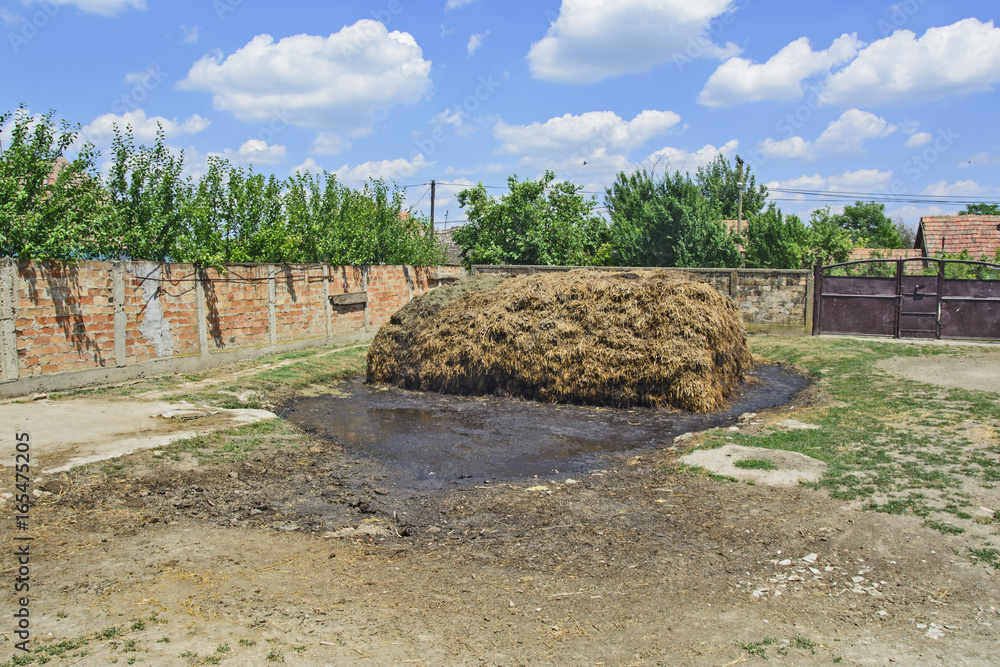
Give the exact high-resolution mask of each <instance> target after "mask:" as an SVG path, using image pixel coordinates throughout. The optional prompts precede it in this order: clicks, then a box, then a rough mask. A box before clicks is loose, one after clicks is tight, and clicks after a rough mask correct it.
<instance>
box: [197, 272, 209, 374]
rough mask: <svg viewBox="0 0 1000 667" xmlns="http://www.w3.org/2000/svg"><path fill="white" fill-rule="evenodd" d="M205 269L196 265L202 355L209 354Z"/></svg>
mask: <svg viewBox="0 0 1000 667" xmlns="http://www.w3.org/2000/svg"><path fill="white" fill-rule="evenodd" d="M205 280H207V278H206V276H205V271H204V270H203V269H202V268H200V267H197V266H196V267H194V288H195V301H196V302H197V303H196V305H195V308H196V310H197V317H198V350H199V351H200V352H201V356H202V357H203V358H204V357H207V356H208V296H207V295H206V294H205Z"/></svg>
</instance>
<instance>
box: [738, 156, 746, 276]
mask: <svg viewBox="0 0 1000 667" xmlns="http://www.w3.org/2000/svg"><path fill="white" fill-rule="evenodd" d="M736 185H737V186H738V187H739V189H740V201H739V204H738V205H737V208H736V238H737V239H739V240H738V243H739V244H740V248H742V247H743V240H742V239H743V158H741V157H740V156H739V155H737V156H736ZM744 257H745V255H744V252H743V250H741V251H740V266H743V259H744Z"/></svg>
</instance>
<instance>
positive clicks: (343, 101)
mask: <svg viewBox="0 0 1000 667" xmlns="http://www.w3.org/2000/svg"><path fill="white" fill-rule="evenodd" d="M430 69H431V63H430V61H428V60H424V58H423V52H422V51H421V49H420V46H418V45H417V42H416V40H415V39H414V38H413V36H412V35H410V34H409V33H405V32H399V31H393V32H389V31H388V30H387V29H386V27H385V26H384V25H383V24H381V23H379V22H378V21H373V20H371V19H362V20H360V21H358V22H357V23H355V24H354V25H351V26H345V27H344V28H343V29H341V30H340V31H339V32H337V33H334V34H332V35H330V36H329V37H318V36H313V35H295V36H293V37H286V38H284V39H282V40H280V41H278V42H275V41H274V38H273V37H271V36H270V35H258V36H256V37H254V38H253V39H252V40H251V41H250V42H249V43H248V44H247V45H246V46H244V47H242V48H240V49H239V50H237V51H236V52H235V53H233V54H232V55H230V56H228V57H224V56H223V54H222V53H221V52H216V53H214V54H210V55H207V56H205V57H203V58H202V59H201V60H199V61H198V62H196V63H195V64H194V65H193V66H192V67H191V70H190V72H188V76H187V78H186V79H184V80H183V81H181V82H180V83H179V84H178V85H179V87H180V88H182V89H185V90H197V91H205V92H209V93H212V95H213V105H214V107H215V108H216V109H220V110H222V111H228V112H230V113H232V114H233V115H234V116H236V117H237V118H239V119H241V120H245V121H251V122H263V121H267V120H269V119H271V118H273V117H274V116H275V114H282V115H283V116H285V117H287V119H288V121H289V122H291V123H293V124H295V125H299V126H301V127H308V128H315V129H322V130H325V131H337V132H341V133H347V134H351V135H354V136H359V135H363V134H366V133H368V132H370V131H371V130H372V128H373V127H374V125H375V122H376V118H377V114H378V113H379V112H383V111H385V110H388V109H390V108H392V107H394V106H396V105H398V104H412V103H415V102H417V101H418V100H420V98H421V97H422V96H423V95H425V94H426V93H427V92H428V91H429V89H430V85H431V81H430Z"/></svg>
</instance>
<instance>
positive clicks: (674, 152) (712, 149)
mask: <svg viewBox="0 0 1000 667" xmlns="http://www.w3.org/2000/svg"><path fill="white" fill-rule="evenodd" d="M738 147H739V141H737V140H736V139H733V140H731V141H727V142H726V143H724V144H723V145H722V146H719V147H716V146H713V145H712V144H705V145H704V146H702V147H701V148H699V149H698V150H696V151H687V150H685V149H683V148H673V147H670V146H667V147H665V148H661V149H660V150H658V151H656V152H654V153H653V154H651V155H650V156H649V158H648V161H649V163H650V164H653V165H656V170H657V171H664V170H665V171H668V172H670V173H673V172H675V171H680V172H682V173H683V172H690V171H696V170H697V169H698V167H704V166H706V165H708V164H709V163H711V162H712V160H714V159H715V158H717V157H718V156H719V154H720V153H721V154H722V155H725V156H726V157H727V158H731V157H732V156H733V155H735V154H736V149H737V148H738Z"/></svg>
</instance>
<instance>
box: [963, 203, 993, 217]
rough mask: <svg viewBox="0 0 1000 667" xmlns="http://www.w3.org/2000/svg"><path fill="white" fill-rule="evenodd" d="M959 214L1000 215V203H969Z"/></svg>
mask: <svg viewBox="0 0 1000 667" xmlns="http://www.w3.org/2000/svg"><path fill="white" fill-rule="evenodd" d="M958 214H959V215H1000V204H986V203H979V204H969V205H968V206H966V207H965V209H964V210H962V211H959V213H958Z"/></svg>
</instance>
